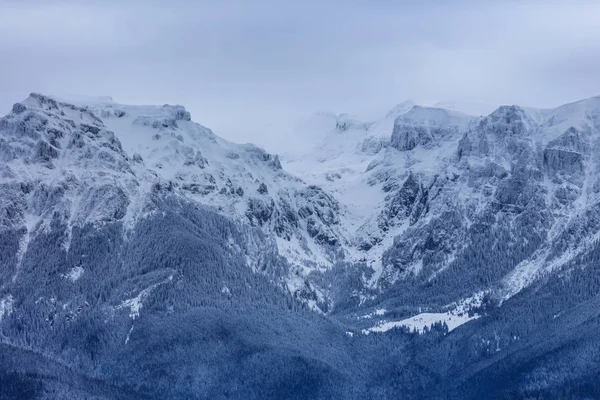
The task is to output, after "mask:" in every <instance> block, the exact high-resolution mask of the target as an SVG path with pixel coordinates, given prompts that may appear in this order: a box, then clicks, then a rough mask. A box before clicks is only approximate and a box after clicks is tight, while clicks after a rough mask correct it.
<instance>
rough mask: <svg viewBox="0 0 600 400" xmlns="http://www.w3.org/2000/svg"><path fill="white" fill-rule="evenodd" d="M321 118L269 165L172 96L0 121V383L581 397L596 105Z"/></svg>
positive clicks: (113, 393) (191, 392)
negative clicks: (157, 102) (170, 100)
mask: <svg viewBox="0 0 600 400" xmlns="http://www.w3.org/2000/svg"><path fill="white" fill-rule="evenodd" d="M467 108H471V109H474V108H475V107H472V105H471V106H470V107H466V106H458V105H456V104H453V103H438V104H436V105H435V106H433V107H425V106H421V105H416V104H414V103H412V102H406V103H401V104H400V105H398V106H396V107H395V108H394V109H393V110H392V111H390V112H389V113H388V114H387V115H386V116H385V117H384V118H382V119H381V120H378V121H361V120H359V119H358V118H355V117H352V116H350V115H346V114H342V115H334V114H326V113H322V114H319V115H318V116H316V117H315V118H313V119H310V120H308V121H306V123H305V124H304V128H303V129H305V131H306V133H307V136H306V140H305V142H306V148H305V149H299V150H301V151H295V152H293V153H292V152H290V153H288V154H285V155H284V156H282V157H281V158H280V157H279V156H277V155H274V154H269V153H267V152H266V151H264V150H263V149H261V148H259V147H256V146H254V145H250V144H246V145H242V144H235V143H231V142H229V141H226V140H224V139H222V138H220V137H219V136H217V135H215V134H214V133H213V132H212V131H211V130H210V129H208V128H206V127H204V126H202V125H200V124H197V123H195V122H193V121H192V118H191V115H190V113H189V112H187V111H186V110H185V108H184V107H182V106H172V105H163V106H131V105H123V104H118V103H116V102H114V101H113V100H112V99H110V98H102V99H90V98H78V99H74V100H73V99H72V100H70V101H68V100H61V99H57V98H54V97H51V96H45V95H41V94H35V93H32V94H31V95H30V96H29V97H28V98H27V99H26V100H24V101H22V102H19V103H16V104H15V105H14V106H13V108H12V111H11V112H10V113H9V114H8V115H6V116H5V117H4V118H2V119H0V207H1V208H0V211H1V212H0V267H1V268H0V333H1V336H0V337H1V343H0V357H1V358H2V363H0V365H2V367H0V387H2V388H3V389H0V391H2V395H3V398H47V399H54V398H65V399H66V398H69V399H71V398H98V399H113V398H181V399H184V398H185V399H190V398H298V399H300V398H311V399H312V398H323V399H325V398H327V399H329V398H340V399H341V398H344V399H347V398H397V397H399V396H401V397H403V398H423V397H428V398H487V397H495V398H513V397H517V398H521V397H527V396H529V397H536V396H537V397H540V396H541V397H549V396H553V397H554V396H558V395H561V396H564V397H567V398H569V397H574V398H579V397H581V398H585V397H586V396H594V395H597V394H599V392H598V390H600V388H599V387H598V385H597V383H596V382H598V379H597V378H598V377H599V376H600V369H599V368H598V365H600V364H598V363H597V360H598V357H600V352H599V351H598V349H600V347H599V346H598V340H597V339H596V336H595V334H594V332H595V328H597V326H598V323H599V321H600V320H599V314H598V310H600V308H598V307H597V302H598V297H597V295H598V293H599V289H600V282H599V281H598V276H599V275H598V271H597V269H598V262H597V261H598V259H599V258H598V254H600V247H599V245H598V237H600V236H599V234H600V217H599V216H598V211H597V210H598V206H599V205H600V196H599V194H598V193H599V192H600V178H599V175H598V173H597V170H598V166H599V165H600V164H599V162H600V159H598V157H597V156H596V154H598V153H599V152H598V149H599V147H600V142H599V140H600V98H591V99H587V100H583V101H580V102H577V103H573V104H567V105H564V106H561V107H558V108H556V109H531V108H522V107H518V106H501V107H498V108H497V109H495V110H493V111H492V112H491V113H489V114H486V115H479V114H477V113H476V112H475V113H473V112H471V113H463V112H461V110H462V111H467Z"/></svg>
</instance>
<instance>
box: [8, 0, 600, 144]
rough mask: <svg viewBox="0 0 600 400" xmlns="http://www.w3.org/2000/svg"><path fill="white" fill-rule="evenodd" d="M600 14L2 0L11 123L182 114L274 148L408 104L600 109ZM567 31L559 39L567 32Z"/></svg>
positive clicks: (585, 10)
mask: <svg viewBox="0 0 600 400" xmlns="http://www.w3.org/2000/svg"><path fill="white" fill-rule="evenodd" d="M599 11H600V4H598V3H595V2H591V1H574V2H569V3H565V2H562V3H561V2H556V1H555V2H546V3H545V4H544V5H543V6H542V5H540V4H539V2H536V1H521V2H516V1H507V2H502V3H499V2H474V1H464V2H461V3H460V4H456V3H454V4H448V3H446V2H441V1H432V2H428V3H427V4H426V5H425V4H421V3H408V2H387V1H386V2H380V3H377V4H366V3H363V2H359V1H350V2H336V1H330V2H325V3H321V2H316V1H312V0H311V1H307V2H302V3H292V2H286V4H285V5H284V4H281V3H280V2H276V1H271V0H262V1H257V2H253V3H252V5H250V4H248V3H244V2H242V1H223V2H219V3H218V4H217V3H214V2H208V1H198V2H192V1H174V2H169V3H166V2H160V1H150V2H140V1H131V2H127V3H126V4H122V3H121V2H116V1H106V2H99V1H90V2H86V3H85V4H84V3H77V2H71V1H60V2H59V1H45V2H42V1H35V0H34V1H27V2H21V1H19V2H17V1H10V0H5V1H0V52H1V53H2V54H3V62H2V64H0V111H1V112H2V113H4V112H6V111H8V110H9V109H10V105H12V103H14V102H16V101H18V100H20V99H22V98H24V97H25V96H27V94H28V93H29V92H32V91H35V92H41V93H46V94H54V95H65V94H81V95H89V96H112V97H113V98H114V100H115V101H117V102H121V103H130V104H163V103H171V104H182V105H184V106H185V107H186V108H187V109H188V110H190V112H191V113H192V117H193V118H194V120H195V121H197V122H199V123H202V124H204V125H206V126H208V127H210V128H211V129H213V130H214V131H215V133H217V134H219V135H220V136H223V137H225V138H227V139H230V140H233V141H237V142H254V143H256V144H259V145H261V146H264V147H267V148H274V147H277V146H278V144H281V143H282V142H284V141H286V139H288V138H289V132H290V130H291V128H292V127H293V125H294V124H295V123H296V122H297V121H298V120H300V119H301V118H303V117H308V116H310V115H312V114H314V113H316V112H319V111H330V112H334V113H349V114H352V115H357V116H358V117H360V118H363V119H373V118H377V117H378V116H382V115H385V113H386V112H387V111H389V110H390V109H391V108H393V107H394V105H395V104H398V103H400V102H402V101H405V100H407V99H415V100H417V101H423V100H430V101H433V100H440V101H459V102H484V103H492V104H520V105H526V106H532V107H554V106H558V105H561V104H564V103H568V102H572V101H576V100H579V99H582V98H586V97H591V96H595V95H600V76H599V75H598V74H597V73H596V70H595V66H596V65H598V61H600V60H599V59H600V40H599V39H600V26H598V24H597V21H596V18H595V16H596V15H599V14H600V13H599ZM557 27H559V29H557Z"/></svg>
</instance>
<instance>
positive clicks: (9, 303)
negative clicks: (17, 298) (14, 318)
mask: <svg viewBox="0 0 600 400" xmlns="http://www.w3.org/2000/svg"><path fill="white" fill-rule="evenodd" d="M13 303H14V300H13V297H12V295H10V294H9V295H6V296H4V297H3V298H2V300H0V322H1V321H2V319H3V318H4V317H5V316H9V315H10V314H11V313H12V312H13Z"/></svg>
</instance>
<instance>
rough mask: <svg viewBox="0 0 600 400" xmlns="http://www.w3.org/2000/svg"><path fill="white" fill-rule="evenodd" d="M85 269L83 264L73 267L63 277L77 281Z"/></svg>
mask: <svg viewBox="0 0 600 400" xmlns="http://www.w3.org/2000/svg"><path fill="white" fill-rule="evenodd" d="M83 271H84V269H83V267H81V266H77V267H73V268H71V270H70V271H69V272H68V273H67V274H63V275H62V277H63V278H65V279H68V280H70V281H71V282H76V281H77V280H78V279H79V278H81V275H83Z"/></svg>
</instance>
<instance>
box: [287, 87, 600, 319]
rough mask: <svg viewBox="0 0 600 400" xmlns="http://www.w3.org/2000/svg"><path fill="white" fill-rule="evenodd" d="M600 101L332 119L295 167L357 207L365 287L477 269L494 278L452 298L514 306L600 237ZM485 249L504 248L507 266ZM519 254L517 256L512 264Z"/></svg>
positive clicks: (291, 157)
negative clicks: (483, 296)
mask: <svg viewBox="0 0 600 400" xmlns="http://www.w3.org/2000/svg"><path fill="white" fill-rule="evenodd" d="M599 103H600V100H599V98H591V99H587V100H583V101H580V102H577V103H573V104H567V105H564V106H561V107H558V108H556V109H532V108H521V107H517V106H502V107H499V108H497V109H495V110H493V112H491V113H490V114H489V115H486V116H477V112H476V111H473V110H481V111H483V110H486V107H485V106H488V107H489V105H482V107H479V108H477V107H469V106H468V105H467V106H465V105H463V106H462V109H464V110H468V109H469V108H470V110H469V113H470V114H471V115H467V114H466V113H461V112H459V111H457V109H459V108H461V107H459V106H457V105H453V104H451V103H439V104H438V105H437V106H436V107H423V106H418V105H414V104H413V103H412V102H408V103H404V104H401V105H399V106H397V107H396V108H394V109H393V110H392V111H391V112H390V113H389V114H388V115H387V116H386V117H385V118H383V119H382V120H379V121H374V122H361V121H356V120H349V119H348V118H347V116H344V115H342V116H340V117H337V118H334V117H333V116H330V118H329V125H328V126H326V127H325V128H324V126H325V125H324V124H322V125H321V127H320V129H321V130H322V132H321V134H320V136H321V140H319V141H318V142H316V143H314V147H313V149H312V150H311V151H309V152H306V153H305V154H303V155H299V154H287V155H285V156H284V157H283V160H284V162H283V165H284V168H285V169H288V170H290V171H291V172H293V173H295V174H297V175H298V176H300V177H302V178H303V179H304V180H305V181H306V182H308V183H313V184H317V185H319V186H321V187H323V188H324V189H325V190H327V191H328V192H330V193H332V194H334V196H335V197H336V198H337V199H338V200H339V202H340V204H341V205H342V206H344V207H345V208H347V209H348V216H347V218H345V219H344V220H343V221H342V223H343V224H344V225H345V230H346V231H347V232H348V233H349V237H350V243H351V244H350V248H349V249H348V253H349V254H350V255H351V257H352V260H353V261H355V262H365V263H366V264H367V265H368V266H369V267H370V268H371V269H372V271H373V274H372V275H371V276H370V277H365V287H370V288H376V289H377V291H378V292H379V293H384V294H383V295H377V296H382V297H384V298H385V292H386V290H388V289H386V288H390V290H392V289H393V288H394V287H405V288H406V289H404V290H406V291H412V290H414V289H415V288H418V287H419V285H422V284H427V282H435V281H442V282H445V281H447V280H449V279H454V278H450V274H455V273H460V274H465V273H467V271H466V270H465V268H466V267H464V266H465V265H472V268H471V269H472V270H475V272H474V274H476V276H481V277H480V278H477V279H478V280H481V279H484V281H487V282H488V283H487V284H483V285H482V284H481V283H477V282H476V281H474V280H473V278H471V277H469V278H465V279H464V282H462V283H460V284H457V283H452V285H453V287H455V288H457V289H458V288H460V286H461V285H464V287H465V290H464V291H457V292H456V294H455V295H453V296H454V297H452V296H450V298H451V299H452V301H455V302H459V303H460V302H461V301H464V300H465V299H467V298H469V296H470V295H469V291H470V294H471V295H473V294H474V293H479V292H480V291H481V290H485V291H488V292H489V291H491V292H490V293H496V294H497V295H498V296H500V297H501V298H504V299H506V298H509V297H511V296H513V295H514V294H516V293H518V292H519V291H521V290H522V289H523V288H525V287H527V286H529V285H530V284H532V283H533V282H535V281H537V280H539V279H540V278H541V277H543V276H546V275H547V274H549V273H551V272H552V271H555V270H559V269H560V268H561V267H562V266H564V265H566V264H567V263H568V262H569V261H570V260H572V259H573V257H575V256H576V255H581V254H584V253H585V252H586V251H587V249H588V248H590V246H591V245H592V244H593V243H594V242H595V241H596V240H597V239H598V237H600V225H598V217H597V216H596V214H595V211H594V207H595V205H596V204H598V202H599V201H600V198H599V197H598V193H599V190H600V181H599V180H598V156H597V154H598V151H597V150H596V149H598V148H599V147H600V142H599V140H600V131H599V127H600V123H599V121H600V108H599ZM390 120H393V124H391V123H390ZM340 121H342V122H340ZM315 136H316V137H318V136H319V135H317V134H315V133H314V132H313V134H312V136H311V137H315ZM573 231H577V234H576V235H571V234H572V233H573ZM584 232H585V233H584ZM475 243H480V244H478V245H477V246H483V248H484V249H485V250H483V251H484V252H487V253H488V254H495V253H494V252H497V254H498V255H497V256H496V258H495V259H494V260H495V261H494V262H497V264H498V265H497V266H496V267H493V266H491V265H489V263H488V261H486V258H487V257H488V256H487V255H484V254H483V253H481V254H482V255H481V256H480V255H477V254H479V253H480V251H482V250H480V249H477V248H475ZM487 246H490V247H487ZM511 247H512V248H513V250H512V252H514V253H512V254H514V259H513V258H511V259H510V260H508V259H507V260H500V259H499V257H504V256H505V255H506V254H510V251H509V250H507V248H511ZM507 251H509V253H507ZM472 257H477V258H476V259H473V258H472ZM509 258H510V257H509ZM490 268H492V269H493V271H492V272H490V271H489V269H490ZM468 274H469V276H470V275H471V274H472V273H471V272H469V273H468ZM484 277H485V278H484ZM457 279H458V281H459V282H460V280H461V278H460V276H458V277H457ZM480 282H481V281H480ZM444 285H446V286H447V285H448V284H446V283H444ZM461 289H462V288H461ZM440 290H441V291H444V290H448V289H440ZM453 290H454V289H453ZM382 291H383V292H382ZM365 293H366V292H365ZM448 293H453V291H451V292H448ZM460 293H462V294H460ZM377 296H376V297H377ZM371 299H373V297H372V296H371ZM461 299H462V300H461ZM374 301H375V302H376V301H377V300H374ZM448 312H450V313H451V311H448ZM431 315H437V314H435V313H434V314H431ZM431 315H429V316H431ZM440 315H445V314H440ZM429 319H431V318H429ZM429 319H428V318H425V319H423V320H429ZM434 319H435V318H434ZM438 320H440V319H438ZM467 320H468V319H467ZM407 321H412V320H410V319H409V320H407ZM383 323H384V322H381V324H383ZM415 323H416V322H415ZM394 324H399V325H407V326H413V325H410V324H409V323H408V322H406V324H405V323H404V322H401V323H393V324H392V325H394ZM377 326H379V325H377ZM382 326H383V325H382ZM386 326H387V325H386ZM390 326H391V325H390ZM394 326H395V325H394ZM373 329H375V328H373Z"/></svg>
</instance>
